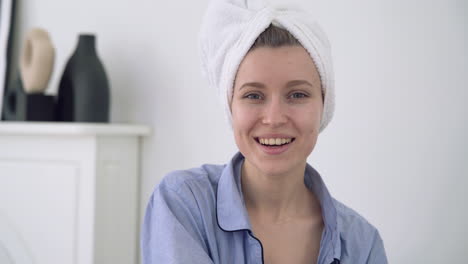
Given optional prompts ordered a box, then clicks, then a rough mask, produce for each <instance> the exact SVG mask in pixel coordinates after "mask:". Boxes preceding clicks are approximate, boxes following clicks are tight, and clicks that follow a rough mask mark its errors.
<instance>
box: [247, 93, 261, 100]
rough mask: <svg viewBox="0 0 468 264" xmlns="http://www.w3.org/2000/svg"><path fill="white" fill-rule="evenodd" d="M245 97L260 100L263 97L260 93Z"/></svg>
mask: <svg viewBox="0 0 468 264" xmlns="http://www.w3.org/2000/svg"><path fill="white" fill-rule="evenodd" d="M245 98H247V99H252V100H259V99H261V97H260V95H259V94H248V95H246V96H245Z"/></svg>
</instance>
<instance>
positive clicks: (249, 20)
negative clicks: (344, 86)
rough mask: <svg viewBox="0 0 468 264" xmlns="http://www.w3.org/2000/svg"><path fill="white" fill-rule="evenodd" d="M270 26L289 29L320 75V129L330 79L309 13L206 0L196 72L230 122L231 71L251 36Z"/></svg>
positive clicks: (325, 49)
mask: <svg viewBox="0 0 468 264" xmlns="http://www.w3.org/2000/svg"><path fill="white" fill-rule="evenodd" d="M270 24H273V25H275V26H279V27H281V28H284V29H286V30H287V31H289V32H290V33H291V34H292V35H293V36H294V37H295V38H296V39H297V40H298V41H299V42H300V43H301V44H302V46H303V47H304V48H305V49H306V50H307V51H308V52H309V54H310V56H311V58H312V60H313V61H314V63H315V65H316V67H317V70H318V72H319V74H320V79H321V83H322V92H323V95H324V108H323V115H322V120H321V124H320V131H323V129H325V127H326V126H327V125H328V123H329V122H330V120H331V118H332V116H333V112H334V102H335V96H334V75H333V65H332V58H331V50H330V44H329V41H328V39H327V36H326V35H325V33H324V32H323V31H322V29H321V28H320V26H319V25H318V24H317V23H316V22H315V20H314V19H313V17H312V15H311V14H308V13H305V12H302V11H301V10H298V9H296V8H292V7H288V6H284V5H283V6H278V5H268V4H266V3H265V2H263V1H261V0H251V1H249V0H212V1H211V2H210V4H209V6H208V9H207V11H206V14H205V17H204V19H203V22H202V26H201V30H200V35H199V44H200V57H201V61H202V70H203V73H204V75H205V76H206V77H207V79H208V83H209V85H210V86H212V87H213V88H215V89H217V90H218V91H219V95H220V96H221V101H222V103H223V104H224V106H225V109H226V114H227V117H228V120H229V122H230V123H231V111H230V108H229V103H230V99H231V98H232V91H233V85H234V80H235V77H236V74H237V69H238V67H239V65H240V63H241V62H242V60H243V58H244V57H245V55H246V54H247V52H248V51H249V49H250V47H251V46H252V45H253V44H254V42H255V40H256V39H257V37H258V36H259V35H260V34H261V33H262V32H263V31H265V29H266V28H268V27H269V26H270Z"/></svg>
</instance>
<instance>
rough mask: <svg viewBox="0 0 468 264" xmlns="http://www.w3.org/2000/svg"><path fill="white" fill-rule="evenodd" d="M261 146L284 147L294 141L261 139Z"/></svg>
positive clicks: (287, 139)
mask: <svg viewBox="0 0 468 264" xmlns="http://www.w3.org/2000/svg"><path fill="white" fill-rule="evenodd" d="M259 141H260V144H263V145H272V146H275V145H283V144H287V143H290V142H291V141H292V139H291V138H259Z"/></svg>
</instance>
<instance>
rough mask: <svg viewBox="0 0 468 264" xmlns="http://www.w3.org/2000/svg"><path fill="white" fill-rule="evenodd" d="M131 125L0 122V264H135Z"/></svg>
mask: <svg viewBox="0 0 468 264" xmlns="http://www.w3.org/2000/svg"><path fill="white" fill-rule="evenodd" d="M149 133H150V129H149V128H148V127H146V126H138V125H111V124H80V123H18V122H1V123H0V263H2V264H9V263H16V264H22V263H24V264H26V263H34V264H52V263H60V264H62V263H67V264H91V263H95V264H105V263H113V264H120V263H122V264H124V263H125V264H132V263H137V261H138V255H139V249H138V237H139V236H138V230H139V219H138V215H139V206H138V205H139V165H140V160H141V159H140V153H141V150H140V141H141V137H142V136H145V135H148V134H149Z"/></svg>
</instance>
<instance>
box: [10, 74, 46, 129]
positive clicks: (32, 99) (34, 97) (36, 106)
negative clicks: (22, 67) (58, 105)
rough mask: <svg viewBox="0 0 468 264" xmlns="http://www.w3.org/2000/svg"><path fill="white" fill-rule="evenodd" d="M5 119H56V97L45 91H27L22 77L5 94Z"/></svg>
mask: <svg viewBox="0 0 468 264" xmlns="http://www.w3.org/2000/svg"><path fill="white" fill-rule="evenodd" d="M3 110H4V112H3V115H4V119H5V120H11V121H54V119H55V111H54V110H55V97H54V96H51V95H44V94H43V93H26V92H25V91H24V89H23V83H22V82H21V78H20V77H18V78H17V79H16V81H15V83H14V84H13V85H12V86H10V88H9V89H8V90H7V92H6V94H5V104H4V108H3Z"/></svg>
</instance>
